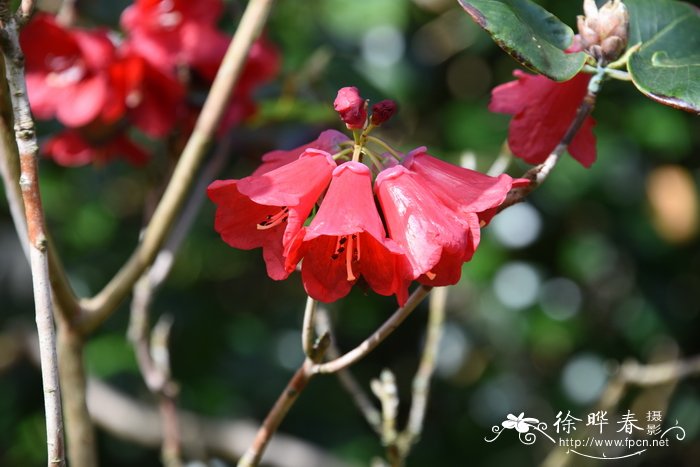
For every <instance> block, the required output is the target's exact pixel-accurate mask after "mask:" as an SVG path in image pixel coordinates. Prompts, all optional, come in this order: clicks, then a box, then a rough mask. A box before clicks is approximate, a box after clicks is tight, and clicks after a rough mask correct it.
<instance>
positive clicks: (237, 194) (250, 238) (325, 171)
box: [207, 149, 336, 280]
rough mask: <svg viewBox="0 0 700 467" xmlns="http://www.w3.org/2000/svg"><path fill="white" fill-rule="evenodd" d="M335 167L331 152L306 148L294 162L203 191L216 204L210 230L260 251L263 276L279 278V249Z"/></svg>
mask: <svg viewBox="0 0 700 467" xmlns="http://www.w3.org/2000/svg"><path fill="white" fill-rule="evenodd" d="M335 167H336V163H335V161H333V159H332V158H331V157H330V154H328V153H327V152H324V151H318V150H314V149H307V150H306V151H305V152H304V153H303V154H302V155H301V157H299V158H298V159H297V160H296V161H294V162H291V163H289V164H287V165H284V166H282V167H279V168H277V169H275V170H272V171H270V172H266V173H264V174H261V175H251V176H249V177H246V178H243V179H240V180H216V181H215V182H213V183H212V184H211V185H209V188H208V189H207V194H208V195H209V198H210V199H211V200H212V201H213V202H214V203H215V204H216V205H217V209H216V219H215V222H214V228H215V229H216V231H217V232H218V233H219V234H220V235H221V238H222V239H223V240H224V241H225V242H226V243H228V244H229V245H231V246H232V247H234V248H240V249H243V250H250V249H253V248H260V247H262V249H263V257H264V259H265V264H266V265H267V273H268V275H269V276H270V277H271V278H272V279H275V280H280V279H284V278H286V277H287V276H289V273H290V272H291V271H287V270H285V267H284V257H283V252H284V247H285V245H287V243H288V242H289V240H290V239H291V238H292V237H293V236H294V235H295V234H296V233H297V232H298V231H299V229H300V228H301V227H302V225H303V224H304V221H305V220H306V218H307V217H308V216H309V214H310V213H311V210H312V209H313V207H314V206H315V204H316V201H317V200H318V198H319V197H320V196H321V194H322V193H323V191H324V190H325V189H326V187H327V186H328V183H329V182H330V179H331V173H332V172H333V169H334V168H335Z"/></svg>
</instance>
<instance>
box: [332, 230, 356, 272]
mask: <svg viewBox="0 0 700 467" xmlns="http://www.w3.org/2000/svg"><path fill="white" fill-rule="evenodd" d="M343 253H345V272H346V273H347V278H348V281H354V280H355V279H357V277H356V276H355V274H354V273H353V270H352V263H356V262H358V261H360V237H359V236H358V234H352V235H343V236H340V237H338V240H337V241H336V243H335V251H334V252H333V254H332V255H331V259H333V260H336V259H338V258H340V255H342V254H343Z"/></svg>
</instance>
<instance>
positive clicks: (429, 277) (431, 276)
mask: <svg viewBox="0 0 700 467" xmlns="http://www.w3.org/2000/svg"><path fill="white" fill-rule="evenodd" d="M425 275H426V276H427V277H428V279H430V280H433V279H435V277H437V274H435V273H434V272H433V271H428V272H426V273H425Z"/></svg>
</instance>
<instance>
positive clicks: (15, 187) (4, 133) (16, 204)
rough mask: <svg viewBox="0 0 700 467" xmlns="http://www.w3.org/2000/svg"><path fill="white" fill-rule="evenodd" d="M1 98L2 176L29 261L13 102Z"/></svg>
mask: <svg viewBox="0 0 700 467" xmlns="http://www.w3.org/2000/svg"><path fill="white" fill-rule="evenodd" d="M5 82H6V80H5V73H2V76H1V78H0V86H2V88H3V89H4V88H5ZM3 94H5V93H3ZM0 99H1V100H2V108H0V153H1V154H0V176H2V183H3V186H4V187H5V198H6V199H7V205H8V206H9V208H10V216H11V217H12V222H13V224H14V226H15V231H16V232H17V236H18V237H19V240H20V244H21V245H22V250H23V251H24V255H25V256H26V257H27V261H29V244H28V243H27V242H26V240H25V239H26V238H27V236H28V234H27V219H26V217H25V216H24V204H23V203H22V191H21V190H20V187H19V183H17V182H18V180H19V176H20V169H19V154H18V152H17V143H15V134H14V131H13V130H12V104H10V102H9V97H8V96H7V95H6V94H5V95H4V96H0ZM5 101H7V102H5ZM5 104H6V105H5ZM5 110H9V112H10V113H9V115H7V114H6V113H5Z"/></svg>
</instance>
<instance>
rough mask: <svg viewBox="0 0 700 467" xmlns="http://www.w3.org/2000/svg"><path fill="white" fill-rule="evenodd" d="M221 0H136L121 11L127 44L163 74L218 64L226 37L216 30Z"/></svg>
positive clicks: (226, 43) (224, 49)
mask: <svg viewBox="0 0 700 467" xmlns="http://www.w3.org/2000/svg"><path fill="white" fill-rule="evenodd" d="M222 12H223V3H222V2H221V0H199V1H196V2H192V1H189V0H136V1H135V2H134V3H133V4H132V5H131V6H129V7H128V8H126V9H125V10H124V12H123V13H122V17H121V24H122V27H123V28H124V30H125V31H126V32H127V33H128V39H127V41H128V47H130V48H133V49H134V50H135V51H136V52H137V53H138V54H139V55H141V56H143V57H145V58H147V59H148V60H149V61H150V62H151V63H153V64H154V65H155V66H157V67H158V68H160V69H161V70H162V71H163V72H165V73H175V70H176V69H177V68H178V67H181V66H188V67H191V68H194V69H199V68H207V67H210V66H212V65H213V66H214V67H215V68H214V69H216V67H217V66H218V64H219V62H220V61H221V58H222V57H223V56H224V53H225V52H226V48H227V46H228V43H229V39H228V38H227V37H226V35H225V34H223V33H221V32H219V31H218V30H217V29H216V23H217V21H218V19H219V17H220V16H221V13H222Z"/></svg>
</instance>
